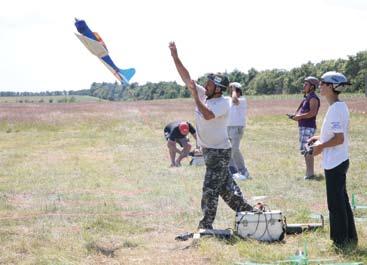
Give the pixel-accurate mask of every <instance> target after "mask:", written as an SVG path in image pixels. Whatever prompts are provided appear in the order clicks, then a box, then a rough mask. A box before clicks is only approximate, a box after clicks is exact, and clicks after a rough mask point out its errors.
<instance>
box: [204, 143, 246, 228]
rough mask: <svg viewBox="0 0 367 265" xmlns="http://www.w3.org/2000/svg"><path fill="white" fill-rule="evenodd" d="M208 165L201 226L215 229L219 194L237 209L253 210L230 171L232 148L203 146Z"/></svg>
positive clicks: (230, 205)
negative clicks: (214, 223)
mask: <svg viewBox="0 0 367 265" xmlns="http://www.w3.org/2000/svg"><path fill="white" fill-rule="evenodd" d="M203 156H204V160H205V165H206V172H205V179H204V184H203V195H202V198H201V209H202V211H203V215H204V217H203V219H202V220H201V221H200V223H199V228H205V229H213V222H214V219H215V216H216V213H217V208H218V199H219V196H221V197H222V199H223V200H224V201H225V202H226V203H227V205H228V206H229V207H231V208H232V209H233V210H235V211H251V210H252V206H251V205H249V204H247V202H246V201H245V199H244V198H243V195H242V192H241V189H240V187H239V186H238V185H237V183H236V182H235V181H234V180H233V178H232V174H230V172H229V168H228V165H229V160H230V159H231V149H211V148H203Z"/></svg>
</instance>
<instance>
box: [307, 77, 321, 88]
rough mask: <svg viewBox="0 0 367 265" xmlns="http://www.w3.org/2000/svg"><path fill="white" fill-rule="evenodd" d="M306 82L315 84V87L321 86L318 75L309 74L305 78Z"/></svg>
mask: <svg viewBox="0 0 367 265" xmlns="http://www.w3.org/2000/svg"><path fill="white" fill-rule="evenodd" d="M304 81H305V82H308V83H310V84H311V85H312V86H314V87H315V88H317V87H318V86H319V79H317V78H316V77H314V76H307V77H306V78H305V79H304Z"/></svg>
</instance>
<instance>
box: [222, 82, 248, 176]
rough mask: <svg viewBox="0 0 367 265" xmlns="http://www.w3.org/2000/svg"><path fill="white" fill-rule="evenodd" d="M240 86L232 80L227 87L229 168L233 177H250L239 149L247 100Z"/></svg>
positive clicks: (244, 122) (244, 123)
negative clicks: (229, 146)
mask: <svg viewBox="0 0 367 265" xmlns="http://www.w3.org/2000/svg"><path fill="white" fill-rule="evenodd" d="M241 88H242V86H241V84H240V83H238V82H232V83H230V84H229V87H228V94H229V95H230V98H229V101H230V104H231V108H230V112H229V123H228V127H227V129H228V136H229V140H230V141H231V144H232V152H231V160H230V162H229V169H230V171H231V173H232V176H233V178H234V179H239V180H245V179H250V178H251V177H250V173H249V171H248V169H247V168H246V164H245V160H244V158H243V155H242V153H241V150H240V144H241V139H242V137H243V133H244V130H245V126H246V112H247V102H246V98H245V97H244V96H243V95H242V89H241Z"/></svg>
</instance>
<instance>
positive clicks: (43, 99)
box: [0, 96, 104, 103]
mask: <svg viewBox="0 0 367 265" xmlns="http://www.w3.org/2000/svg"><path fill="white" fill-rule="evenodd" d="M98 101H104V100H101V99H99V98H96V97H91V96H22V97H0V103H64V102H73V103H74V102H98Z"/></svg>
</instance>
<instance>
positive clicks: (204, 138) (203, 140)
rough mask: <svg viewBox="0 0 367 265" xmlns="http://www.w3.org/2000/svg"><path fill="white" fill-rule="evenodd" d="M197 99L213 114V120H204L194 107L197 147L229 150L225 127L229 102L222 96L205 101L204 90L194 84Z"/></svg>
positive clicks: (227, 119)
mask: <svg viewBox="0 0 367 265" xmlns="http://www.w3.org/2000/svg"><path fill="white" fill-rule="evenodd" d="M196 89H197V91H198V95H199V98H200V100H201V102H203V103H204V105H205V106H206V107H207V108H208V109H209V110H211V111H212V112H213V113H214V116H215V118H214V119H211V120H205V119H204V117H203V115H202V113H201V112H200V111H199V109H198V108H197V107H196V109H195V120H196V135H197V141H198V145H199V146H201V147H205V148H214V149H229V148H231V143H230V141H229V137H228V132H227V126H228V121H229V109H230V102H229V100H228V99H226V98H224V97H223V96H221V97H218V98H212V99H209V100H207V99H206V96H205V88H204V87H202V86H200V85H198V84H196Z"/></svg>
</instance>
